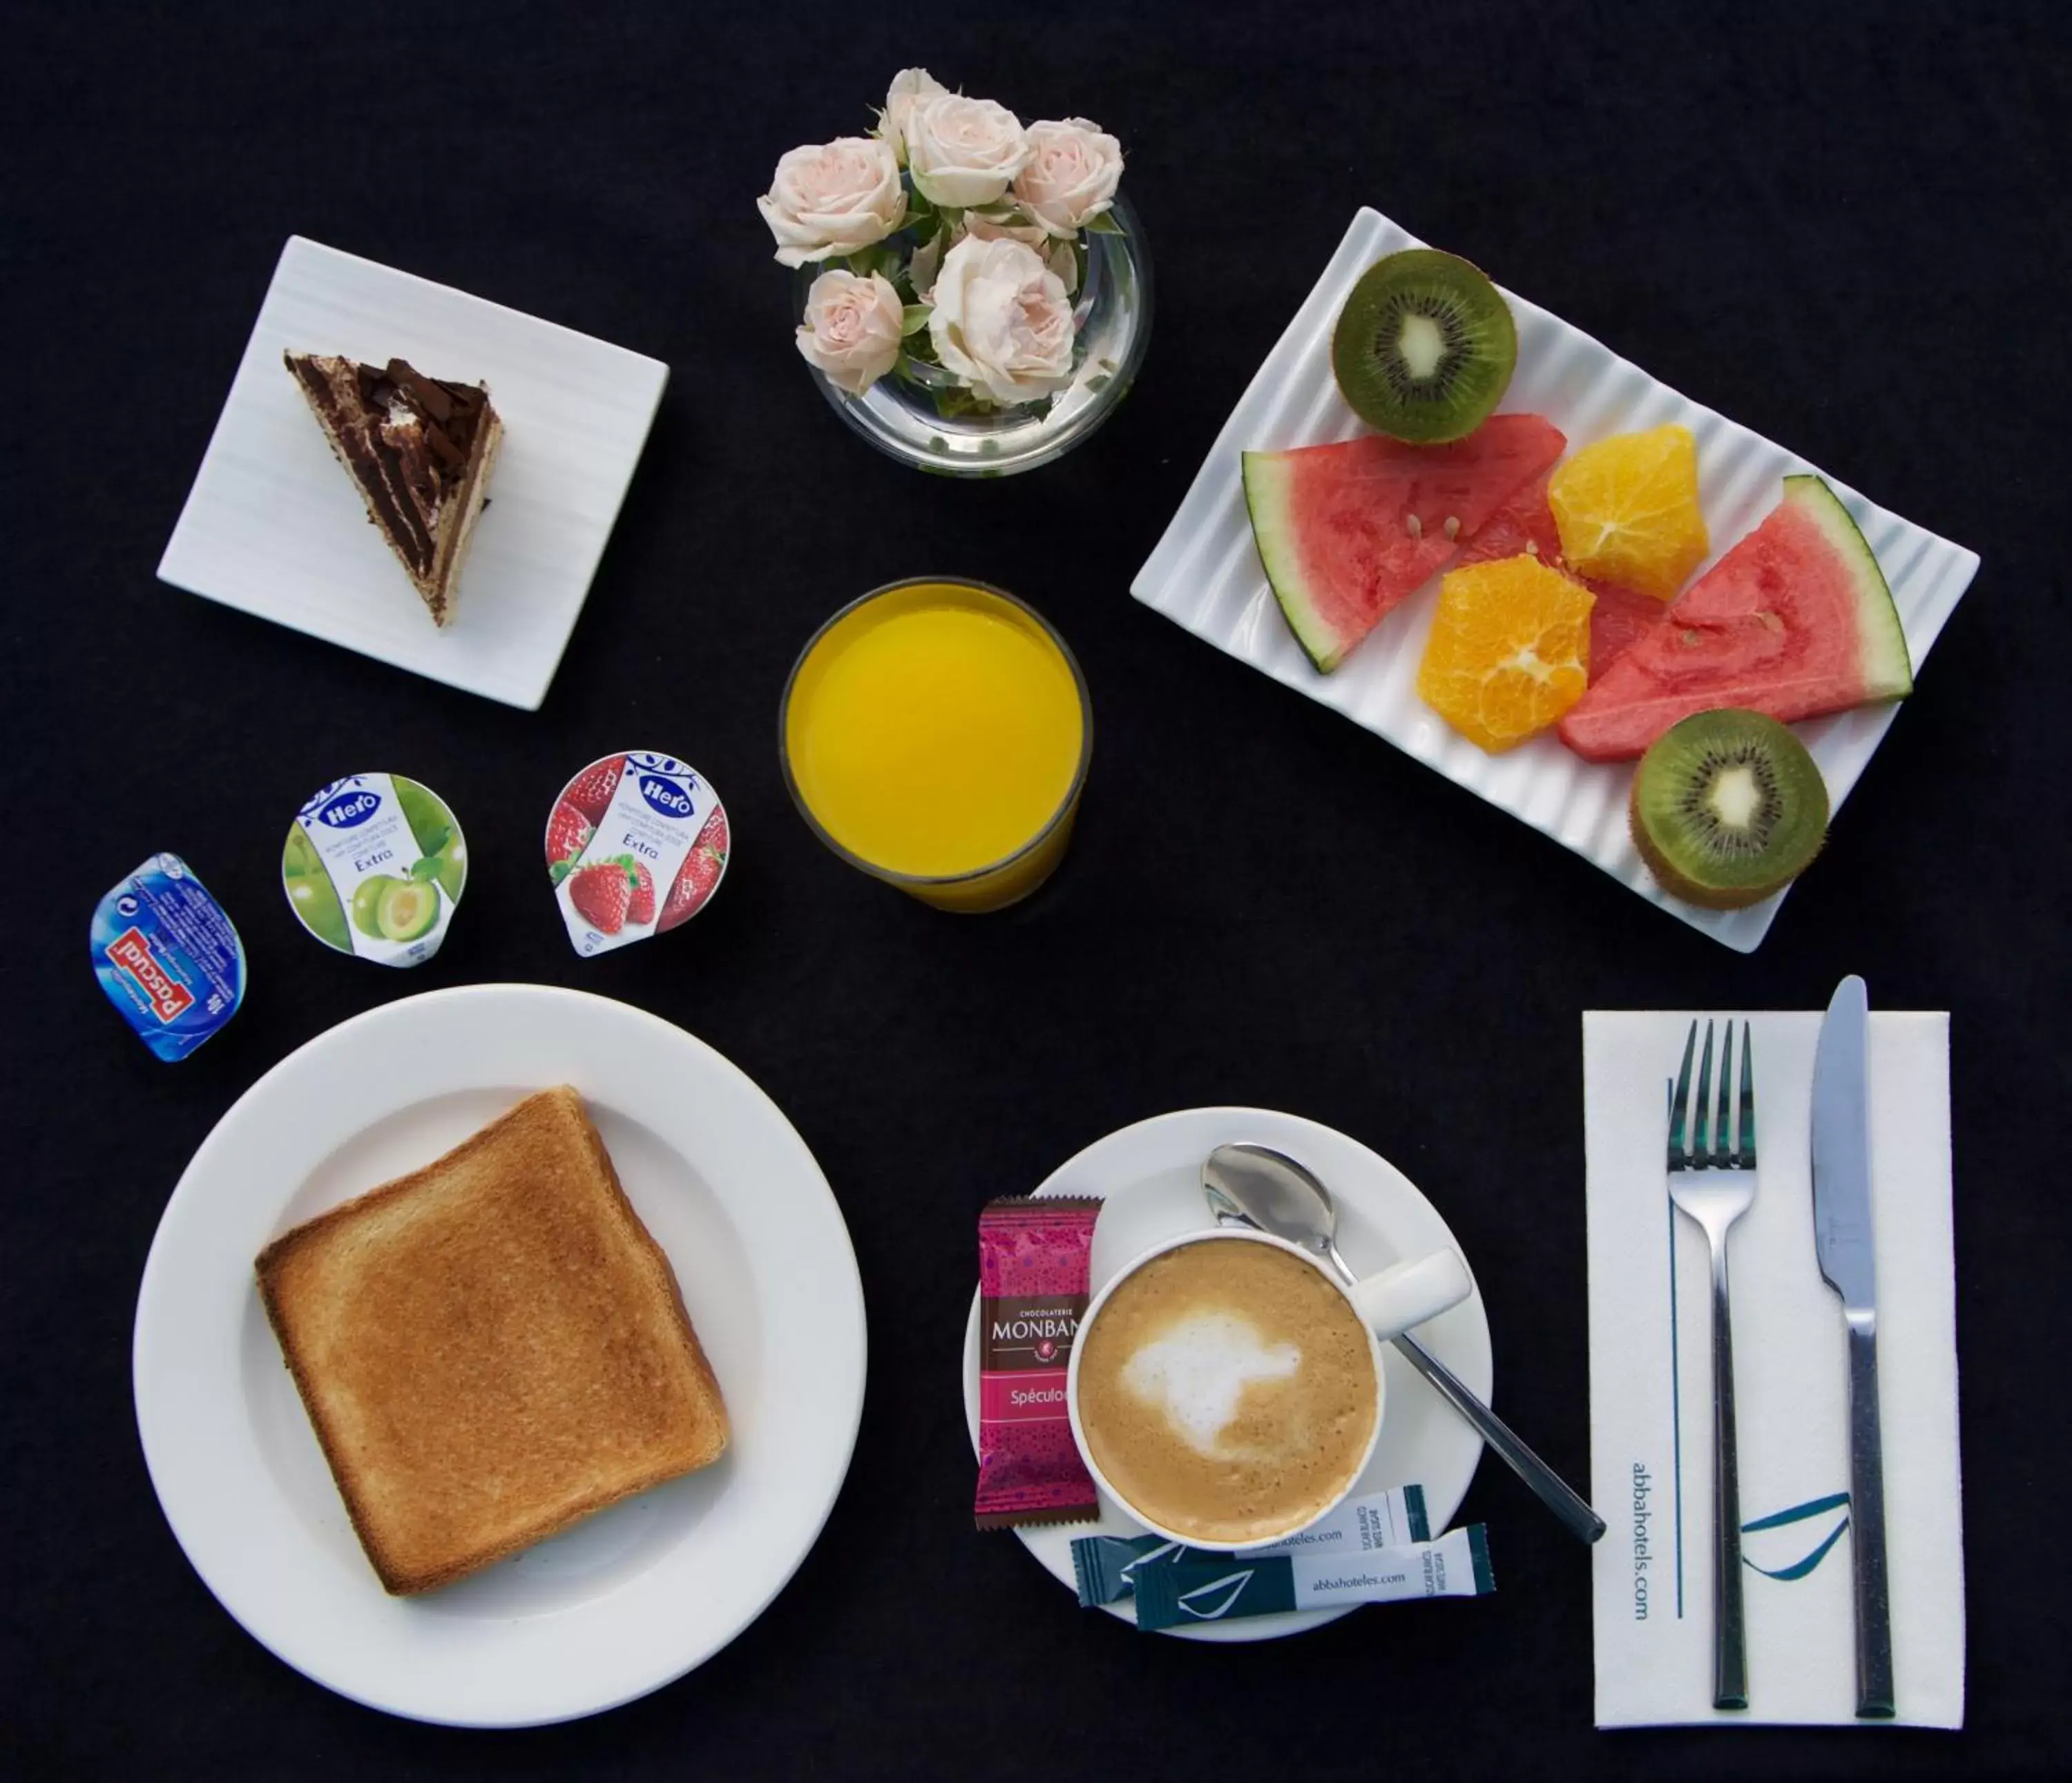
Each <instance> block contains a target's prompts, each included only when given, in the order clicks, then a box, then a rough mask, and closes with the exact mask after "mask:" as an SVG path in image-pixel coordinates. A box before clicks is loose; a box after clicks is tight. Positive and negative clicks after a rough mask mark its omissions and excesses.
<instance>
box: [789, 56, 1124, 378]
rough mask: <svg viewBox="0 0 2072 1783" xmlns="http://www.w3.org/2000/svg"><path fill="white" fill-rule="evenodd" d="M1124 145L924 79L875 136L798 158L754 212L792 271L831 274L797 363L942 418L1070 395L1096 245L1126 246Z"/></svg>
mask: <svg viewBox="0 0 2072 1783" xmlns="http://www.w3.org/2000/svg"><path fill="white" fill-rule="evenodd" d="M1121 179H1122V145H1121V144H1120V143H1119V142H1116V139H1115V138H1113V137H1112V136H1110V135H1108V134H1107V133H1106V132H1105V131H1104V130H1103V129H1100V126H1099V125H1095V124H1092V123H1090V122H1088V121H1087V120H1086V119H1085V118H1083V117H1067V118H1059V119H1053V120H1046V121H1042V122H1040V123H1035V124H1030V125H1026V126H1025V125H1023V124H1022V121H1021V120H1020V119H1018V118H1017V117H1015V115H1014V113H1012V112H1010V111H1009V110H1008V109H1007V108H1006V107H1005V105H997V104H996V103H995V102H994V101H992V100H990V99H970V98H967V97H965V96H964V94H962V93H960V92H950V91H949V90H948V88H945V87H944V86H943V84H942V83H941V82H939V80H936V79H935V76H933V75H931V74H930V73H929V72H928V71H927V69H926V68H905V69H902V70H901V72H899V73H898V75H896V76H894V78H893V81H892V84H891V87H890V89H889V90H888V91H887V92H886V96H885V106H884V109H883V110H882V111H881V112H880V113H878V125H877V128H876V129H874V131H873V132H872V133H871V134H870V135H869V136H867V137H853V136H849V137H840V138H837V139H836V140H835V141H833V142H828V143H825V144H823V145H820V146H807V147H804V148H798V149H794V150H791V153H790V154H787V155H786V156H784V158H783V159H782V160H780V161H779V162H778V163H777V170H776V172H775V175H773V176H772V178H771V183H770V190H769V191H768V192H767V193H766V194H765V195H763V197H761V198H759V199H757V200H756V201H755V202H756V207H757V208H758V209H759V210H760V211H761V212H762V213H763V220H764V221H765V222H767V224H769V225H770V232H771V234H772V235H773V236H775V237H776V240H777V258H778V259H779V261H781V262H783V264H784V265H787V266H791V267H805V266H810V265H817V266H819V267H820V273H819V275H818V277H816V278H815V279H814V280H813V282H812V288H811V289H810V290H809V291H808V294H807V297H806V302H805V313H804V319H803V320H802V321H801V322H800V326H799V331H798V345H799V351H800V354H801V355H804V358H805V359H806V361H807V363H808V364H810V365H812V366H813V367H814V368H816V369H817V370H818V371H820V372H824V374H825V375H826V376H827V377H828V380H830V381H831V382H833V384H835V385H837V387H838V388H841V389H842V390H845V391H847V392H849V394H851V395H853V396H861V395H862V394H863V392H865V391H866V390H868V389H869V388H870V387H871V385H872V384H874V383H876V382H877V381H878V379H880V378H882V377H884V376H888V375H890V376H895V377H898V378H902V379H903V380H906V381H907V382H909V383H911V384H914V385H916V386H918V387H919V388H921V389H923V390H924V391H925V392H927V395H928V396H929V397H930V398H931V400H932V401H933V402H934V403H935V407H936V409H937V410H938V411H939V413H943V414H944V415H954V414H962V413H972V412H981V413H982V412H986V411H990V410H993V409H1005V408H1012V407H1015V406H1017V405H1024V404H1033V403H1040V402H1046V401H1049V400H1050V397H1051V396H1053V395H1054V394H1055V393H1056V392H1058V391H1059V390H1061V389H1063V388H1064V387H1065V386H1066V385H1067V384H1069V383H1070V382H1071V379H1072V375H1073V369H1074V363H1075V361H1074V347H1075V340H1076V338H1077V335H1078V332H1079V327H1080V324H1081V323H1083V321H1084V319H1085V316H1084V313H1083V308H1082V307H1079V306H1075V299H1077V298H1079V294H1080V293H1081V290H1082V288H1083V286H1084V285H1085V283H1086V275H1087V238H1088V237H1089V236H1093V235H1100V234H1111V235H1119V234H1120V233H1121V232H1122V230H1121V225H1120V224H1119V223H1118V222H1117V221H1116V218H1115V216H1114V206H1115V195H1116V187H1117V185H1118V184H1119V183H1120V181H1121Z"/></svg>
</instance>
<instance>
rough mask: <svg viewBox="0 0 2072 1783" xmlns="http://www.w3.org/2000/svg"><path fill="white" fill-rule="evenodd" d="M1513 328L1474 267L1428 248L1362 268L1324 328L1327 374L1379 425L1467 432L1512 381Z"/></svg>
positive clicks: (1395, 433) (1428, 436)
mask: <svg viewBox="0 0 2072 1783" xmlns="http://www.w3.org/2000/svg"><path fill="white" fill-rule="evenodd" d="M1517 364H1518V329H1517V327H1516V325H1515V323H1513V322H1512V321H1511V306H1510V305H1508V304H1507V303H1506V302H1504V301H1503V294H1501V293H1500V292H1499V291H1498V290H1497V288H1496V287H1495V286H1494V285H1492V284H1490V281H1489V280H1488V278H1487V277H1486V276H1485V275H1484V274H1483V273H1482V271H1481V270H1480V269H1478V268H1477V267H1474V266H1470V265H1469V264H1468V263H1467V261H1465V260H1462V259H1461V258H1459V257H1457V256H1456V255H1453V254H1442V253H1440V252H1439V251H1438V250H1437V249H1436V248H1406V249H1404V250H1403V251H1402V252H1401V253H1394V254H1387V255H1384V256H1383V257H1382V258H1381V259H1379V260H1378V261H1375V263H1374V264H1373V265H1371V266H1370V267H1368V268H1367V270H1366V271H1365V272H1364V273H1361V274H1360V279H1359V284H1357V285H1355V286H1354V287H1353V290H1352V295H1351V296H1350V297H1349V298H1346V306H1345V308H1344V309H1343V310H1341V311H1340V312H1339V313H1338V328H1337V331H1335V332H1334V334H1333V335H1332V336H1331V375H1332V376H1334V377H1335V378H1336V379H1337V380H1338V388H1339V389H1340V390H1341V391H1342V392H1343V393H1344V396H1345V399H1346V401H1347V402H1348V403H1349V404H1350V405H1351V406H1352V410H1353V413H1355V414H1356V415H1358V416H1359V418H1360V419H1361V420H1362V421H1365V422H1366V423H1367V425H1368V426H1370V427H1371V428H1373V429H1375V431H1376V432H1377V433H1387V435H1389V436H1390V437H1391V438H1393V439H1399V440H1408V441H1410V442H1412V443H1413V444H1415V445H1419V446H1428V445H1437V444H1438V443H1439V442H1442V441H1445V440H1457V439H1460V438H1464V437H1465V436H1466V435H1467V434H1470V433H1473V432H1474V430H1475V429H1477V428H1478V427H1479V426H1481V425H1482V423H1483V422H1484V421H1486V420H1487V419H1488V418H1489V413H1490V410H1491V409H1494V408H1495V407H1496V405H1498V403H1499V402H1501V401H1503V393H1504V392H1505V391H1506V390H1507V389H1509V388H1511V372H1512V369H1513V368H1515V366H1516V365H1517Z"/></svg>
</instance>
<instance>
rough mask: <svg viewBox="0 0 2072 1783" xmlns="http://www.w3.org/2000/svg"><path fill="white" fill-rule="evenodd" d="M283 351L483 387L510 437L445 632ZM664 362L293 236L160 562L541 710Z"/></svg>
mask: <svg viewBox="0 0 2072 1783" xmlns="http://www.w3.org/2000/svg"><path fill="white" fill-rule="evenodd" d="M283 351H295V352H302V353H343V354H344V355H346V356H347V358H350V359H368V360H372V361H374V362H376V363H377V364H379V363H382V362H384V361H386V360H388V359H392V358H393V359H408V360H409V362H410V363H411V364H413V365H414V366H416V367H417V369H418V370H419V371H421V372H426V373H427V374H428V375H429V376H433V377H437V378H444V379H446V380H448V381H450V382H454V383H464V384H475V383H481V384H487V385H488V387H489V394H490V400H491V401H493V402H494V403H495V405H496V409H497V413H499V414H500V415H501V416H502V417H503V419H504V446H503V450H502V454H501V456H500V458H499V460H498V462H497V466H496V471H495V479H494V480H493V481H492V482H491V484H490V487H489V507H488V508H487V511H485V512H484V513H483V516H482V517H481V519H480V520H479V521H478V522H477V523H476V526H475V536H474V539H473V540H472V541H471V544H470V545H469V548H468V557H467V566H466V569H465V571H464V573H463V575H462V577H461V598H460V604H459V608H458V612H457V614H456V615H455V617H454V621H453V622H452V623H451V624H450V625H449V626H447V627H445V628H444V629H443V630H442V629H440V628H439V627H436V626H434V624H433V623H432V619H431V615H430V614H429V613H428V612H427V611H426V609H425V603H424V602H422V601H421V600H420V599H419V598H418V597H417V591H416V590H415V589H413V587H412V586H411V585H410V580H409V577H408V576H407V575H406V574H405V573H404V569H403V566H402V565H401V564H400V563H398V562H397V560H396V557H395V554H394V553H393V552H392V551H390V550H389V547H388V544H386V543H385V542H384V540H383V539H382V537H381V536H380V533H379V532H376V530H375V528H373V527H372V525H371V524H369V523H368V519H367V510H366V508H365V507H364V505H363V503H361V501H360V492H359V491H358V490H357V489H356V487H354V484H353V483H352V479H351V478H350V477H348V476H347V475H346V473H345V471H344V470H343V468H342V467H341V466H339V462H338V461H337V459H336V458H333V457H332V455H331V447H330V446H329V445H328V444H327V442H326V441H325V439H324V436H323V431H322V429H320V428H319V426H318V425H317V422H316V417H315V416H313V415H312V414H311V413H310V409H309V405H308V404H307V403H306V401H303V398H302V392H301V390H300V389H299V388H298V386H297V385H296V383H295V380H294V377H293V376H291V375H290V372H288V369H287V368H286V366H285V365H283V364H282V361H281V355H282V352H283ZM668 377H669V368H668V366H666V365H664V364H662V363H661V362H660V360H657V359H647V358H643V356H642V355H639V354H638V353H630V352H628V351H626V349H625V348H623V347H614V346H611V344H609V343H606V342H604V341H601V340H594V339H591V338H590V336H589V335H579V334H577V333H575V332H574V331H573V330H571V329H567V328H562V327H557V325H556V324H554V323H551V322H542V321H541V320H540V319H539V318H537V317H535V316H528V315H521V314H519V313H518V311H516V310H507V309H505V308H504V306H502V305H500V304H495V303H490V302H485V301H484V300H483V299H482V298H477V297H470V296H469V295H468V294H467V293H466V292H464V291H456V290H450V289H449V288H448V287H447V286H443V285H434V284H433V283H431V282H430V281H429V280H426V279H421V278H417V277H413V275H412V274H410V273H399V272H397V271H396V270H395V269H393V267H388V266H380V265H376V264H375V263H374V262H373V261H368V260H361V259H360V258H358V257H356V256H355V255H352V254H346V253H339V251H338V250H337V249H335V248H327V247H324V246H323V245H322V244H319V243H317V242H314V241H306V240H303V239H302V237H301V236H290V237H289V238H288V244H287V246H286V248H284V249H282V251H281V259H280V264H279V265H277V266H276V267H275V268H274V269H273V284H272V285H271V286H269V287H268V289H267V292H266V299H265V302H263V303H262V304H261V305H260V306H259V319H258V321H257V323H256V324H255V325H254V326H253V330H252V339H251V340H250V341H249V343H247V344H246V346H245V357H244V359H243V360H242V362H241V363H240V364H239V366H238V368H237V376H236V378H235V379H234V380H232V384H231V386H230V396H229V400H228V401H227V402H225V403H224V408H223V414H222V417H221V418H220V420H219V421H217V422H216V433H215V434H214V436H213V437H212V438H211V439H210V441H209V442H208V451H207V452H206V453H205V454H203V458H202V461H201V469H200V470H199V472H198V473H197V474H196V475H195V483H194V487H193V488H192V489H191V491H188V494H187V506H186V507H184V508H183V509H182V510H181V511H180V517H179V523H178V524H176V525H175V527H174V528H173V536H172V538H171V540H170V541H169V542H168V543H167V544H166V554H165V556H164V557H162V558H161V559H160V560H159V563H158V574H159V576H160V577H161V578H162V579H163V580H164V581H168V582H171V583H172V584H173V585H175V587H178V588H184V589H187V590H190V591H191V593H194V594H200V595H204V596H206V597H207V598H208V599H210V600H212V601H221V602H224V605H226V606H235V607H240V608H242V609H243V610H245V612H247V613H256V614H258V615H259V616H260V617H261V618H266V619H273V620H276V621H277V622H279V623H280V624H282V625H285V626H291V627H294V629H295V630H296V631H306V632H308V633H309V634H310V635H311V636H312V637H317V638H327V639H330V640H331V643H335V644H343V645H344V646H345V647H346V648H347V649H348V650H356V651H360V653H361V654H362V655H367V656H372V657H376V658H378V659H380V661H382V662H384V663H394V664H395V665H396V667H397V668H407V669H409V670H412V671H413V672H415V673H417V674H419V675H426V676H430V677H431V678H432V680H435V681H444V682H446V683H447V684H449V685H450V686H454V687H458V688H467V689H468V690H469V691H470V692H475V693H480V694H483V695H486V696H487V697H488V698H490V699H492V700H503V701H504V703H505V704H506V705H514V706H523V707H524V708H525V709H527V710H528V711H537V709H538V708H539V705H540V702H541V700H544V699H545V697H546V696H547V687H548V684H549V683H550V682H551V681H552V680H553V678H554V670H555V668H556V666H557V664H558V663H560V661H561V651H562V649H563V648H564V647H565V646H566V644H567V643H568V641H569V633H570V632H571V631H574V629H575V622H576V616H577V614H579V613H581V612H582V605H583V600H584V598H585V597H586V595H587V594H589V592H590V577H592V576H593V575H594V574H595V573H596V571H597V565H598V559H599V558H600V557H602V556H603V554H604V545H605V541H606V540H607V539H609V538H610V537H611V528H612V523H613V521H614V520H616V519H617V518H618V516H619V503H621V502H622V501H623V500H624V499H625V498H626V490H627V484H628V483H631V481H632V479H633V467H634V466H635V464H636V463H637V462H639V458H640V449H641V447H642V446H643V445H644V444H645V443H646V442H647V438H648V427H649V425H651V424H652V422H653V421H654V418H655V409H656V405H658V404H659V403H660V401H661V400H662V387H663V385H664V384H666V383H667V382H668Z"/></svg>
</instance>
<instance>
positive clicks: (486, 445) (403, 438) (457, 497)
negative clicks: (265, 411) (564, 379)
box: [281, 353, 504, 625]
mask: <svg viewBox="0 0 2072 1783" xmlns="http://www.w3.org/2000/svg"><path fill="white" fill-rule="evenodd" d="M281 356H282V359H285V360H286V362H287V366H288V369H289V371H290V372H293V373H294V378H295V381H296V383H297V384H299V385H301V386H302V394H303V395H304V396H306V397H308V398H309V403H310V408H311V409H313V410H314V411H315V413H316V417H317V420H318V421H319V424H320V425H322V426H323V430H324V438H326V439H327V440H329V441H330V442H331V450H332V451H334V452H335V453H336V454H338V462H339V463H340V464H342V465H343V466H345V468H346V470H347V472H348V473H349V474H350V475H351V476H352V480H353V482H354V483H356V484H357V485H358V486H359V488H360V498H361V499H362V500H364V502H365V503H367V517H368V519H369V520H372V522H373V523H374V524H375V525H376V527H378V528H380V532H381V536H382V537H384V539H386V540H388V541H389V548H390V549H392V550H393V551H394V553H396V555H397V557H400V558H401V559H402V560H403V567H404V568H405V569H407V570H408V571H409V573H410V581H411V582H412V583H413V585H414V586H415V587H416V589H417V592H418V594H421V595H422V596H423V597H424V601H425V605H426V606H428V607H430V609H431V610H432V618H433V620H434V622H435V623H437V624H439V625H444V624H445V623H446V622H447V621H448V620H449V619H450V618H452V617H453V613H454V603H455V602H457V601H458V599H459V598H460V571H461V562H462V560H463V558H464V557H466V556H467V542H468V539H469V537H470V536H471V534H472V533H473V532H474V531H475V516H477V515H479V513H480V512H481V511H482V509H483V504H484V503H485V501H486V500H487V496H488V492H489V478H490V473H491V471H493V470H495V468H496V449H497V447H498V446H499V445H500V443H501V442H502V441H503V438H504V424H503V422H502V421H499V420H498V419H497V417H496V411H495V409H493V408H491V406H490V401H489V392H488V391H487V388H484V387H483V385H481V384H448V383H447V382H446V381H445V380H443V379H442V378H428V377H426V376H425V375H424V373H423V372H420V371H417V369H415V368H413V367H412V366H411V365H409V364H406V363H405V361H404V360H402V359H391V360H389V363H388V364H386V365H364V364H361V363H360V361H359V360H357V359H337V358H332V357H329V356H327V355H324V354H322V353H283V354H282V355H281Z"/></svg>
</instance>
